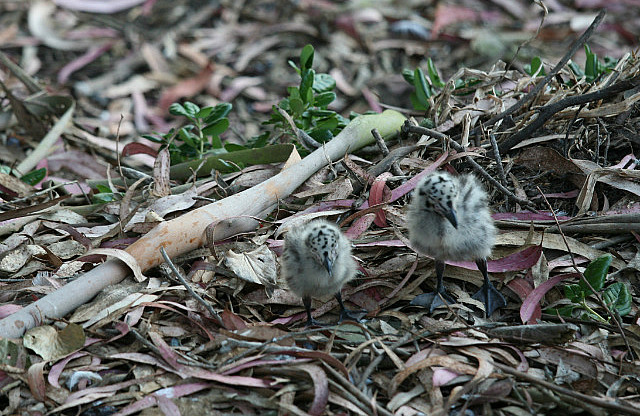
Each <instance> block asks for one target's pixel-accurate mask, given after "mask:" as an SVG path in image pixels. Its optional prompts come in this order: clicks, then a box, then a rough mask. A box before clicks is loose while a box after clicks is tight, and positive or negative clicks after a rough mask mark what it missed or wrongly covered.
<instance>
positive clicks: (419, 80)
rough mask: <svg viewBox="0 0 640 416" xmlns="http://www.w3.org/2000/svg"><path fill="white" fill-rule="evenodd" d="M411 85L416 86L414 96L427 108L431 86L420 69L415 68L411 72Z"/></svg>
mask: <svg viewBox="0 0 640 416" xmlns="http://www.w3.org/2000/svg"><path fill="white" fill-rule="evenodd" d="M413 86H414V87H415V88H416V98H417V99H418V102H419V103H420V104H422V106H424V107H427V108H429V105H430V104H429V97H431V95H433V94H432V91H431V87H430V86H429V84H428V83H427V79H426V78H425V77H424V72H422V69H420V68H416V70H415V71H414V72H413Z"/></svg>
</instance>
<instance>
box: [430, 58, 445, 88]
mask: <svg viewBox="0 0 640 416" xmlns="http://www.w3.org/2000/svg"><path fill="white" fill-rule="evenodd" d="M427 73H428V74H429V79H430V80H431V84H433V86H434V87H438V88H443V87H444V85H445V84H444V82H442V80H441V79H440V75H438V70H437V69H436V66H435V65H434V63H433V61H432V60H431V58H429V59H427Z"/></svg>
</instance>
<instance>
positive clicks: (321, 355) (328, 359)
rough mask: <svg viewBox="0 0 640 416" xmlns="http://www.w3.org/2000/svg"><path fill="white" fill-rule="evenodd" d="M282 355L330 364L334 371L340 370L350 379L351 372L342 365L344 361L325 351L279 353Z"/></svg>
mask: <svg viewBox="0 0 640 416" xmlns="http://www.w3.org/2000/svg"><path fill="white" fill-rule="evenodd" d="M279 353H280V354H286V355H291V356H293V357H301V358H313V359H315V360H321V361H324V362H325V363H327V364H329V365H330V366H331V367H333V368H334V369H336V370H338V371H339V372H341V373H342V375H344V376H345V378H347V379H349V371H348V370H347V367H345V366H344V364H342V361H340V360H338V359H337V358H335V357H333V356H332V355H331V354H328V353H326V352H323V351H313V350H308V351H302V350H289V351H284V350H283V351H279Z"/></svg>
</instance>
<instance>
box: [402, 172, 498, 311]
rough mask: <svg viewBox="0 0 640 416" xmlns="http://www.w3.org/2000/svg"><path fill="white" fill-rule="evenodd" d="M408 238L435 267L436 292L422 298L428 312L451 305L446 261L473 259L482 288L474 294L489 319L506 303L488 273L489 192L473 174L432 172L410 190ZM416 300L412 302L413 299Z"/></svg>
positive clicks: (490, 239)
mask: <svg viewBox="0 0 640 416" xmlns="http://www.w3.org/2000/svg"><path fill="white" fill-rule="evenodd" d="M408 227H409V240H410V241H411V244H412V245H413V247H414V248H415V249H416V251H418V253H420V254H425V255H429V256H431V257H433V258H434V259H435V263H436V277H437V283H436V292H435V293H433V294H425V295H420V296H425V297H426V299H427V303H428V301H429V300H430V299H431V298H432V299H433V300H432V301H431V307H430V308H431V311H433V310H434V309H435V308H436V307H438V306H440V305H443V300H444V302H446V303H455V302H454V300H453V299H452V298H451V296H450V295H449V294H448V293H447V292H446V290H445V288H444V285H443V283H442V276H443V274H444V267H445V263H444V262H445V260H454V261H458V260H474V261H475V262H476V264H477V266H478V269H479V270H480V272H481V273H482V276H483V277H484V284H483V285H482V287H481V288H480V290H479V291H478V292H477V293H476V294H474V295H473V298H474V299H477V300H479V301H481V302H483V303H484V305H485V311H486V314H487V316H490V315H491V314H492V313H493V312H494V311H495V310H496V309H498V308H501V307H504V306H505V305H506V304H507V303H506V301H505V299H504V297H503V296H502V294H501V293H500V292H499V291H498V290H497V289H496V288H495V287H494V286H493V284H492V283H491V281H490V280H489V275H488V273H487V259H486V258H487V257H488V256H489V255H490V254H491V249H492V248H493V245H494V243H495V236H496V228H495V226H494V224H493V219H492V218H491V215H490V213H489V207H488V197H487V193H486V192H485V190H484V189H483V187H482V185H481V184H480V183H479V182H478V180H477V179H476V178H475V176H473V175H471V174H461V175H459V176H453V175H451V174H449V173H447V172H444V171H441V172H434V173H432V174H430V175H428V176H426V177H425V178H423V179H422V180H421V181H420V182H418V184H417V185H416V188H415V190H414V191H413V198H412V200H411V204H410V207H409V215H408ZM414 301H415V299H414Z"/></svg>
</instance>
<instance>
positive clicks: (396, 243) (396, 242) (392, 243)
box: [356, 240, 406, 248]
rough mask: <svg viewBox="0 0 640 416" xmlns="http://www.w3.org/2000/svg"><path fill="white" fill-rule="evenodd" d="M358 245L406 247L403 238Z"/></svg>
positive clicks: (358, 245) (357, 245)
mask: <svg viewBox="0 0 640 416" xmlns="http://www.w3.org/2000/svg"><path fill="white" fill-rule="evenodd" d="M356 247H358V248H360V247H406V244H405V243H403V242H402V240H382V241H372V242H370V243H360V244H356Z"/></svg>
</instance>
